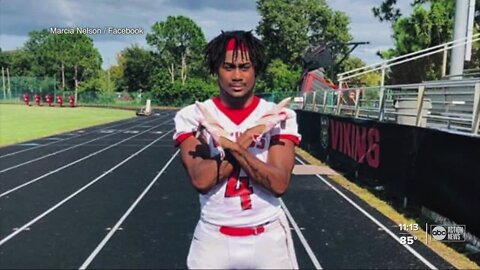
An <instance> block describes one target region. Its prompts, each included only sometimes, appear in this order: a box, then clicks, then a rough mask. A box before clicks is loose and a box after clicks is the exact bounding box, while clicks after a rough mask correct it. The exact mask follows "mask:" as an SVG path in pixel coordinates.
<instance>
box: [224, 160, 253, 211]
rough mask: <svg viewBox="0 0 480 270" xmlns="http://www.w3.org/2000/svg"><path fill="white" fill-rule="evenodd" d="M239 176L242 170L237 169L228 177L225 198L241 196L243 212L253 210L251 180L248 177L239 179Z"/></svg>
mask: <svg viewBox="0 0 480 270" xmlns="http://www.w3.org/2000/svg"><path fill="white" fill-rule="evenodd" d="M239 175H240V168H238V169H235V171H233V172H232V174H231V175H230V176H229V177H228V181H227V187H226V189H225V197H237V196H240V202H241V205H242V210H248V209H252V200H251V198H250V194H252V193H253V189H252V186H250V179H249V178H248V177H247V176H242V177H239Z"/></svg>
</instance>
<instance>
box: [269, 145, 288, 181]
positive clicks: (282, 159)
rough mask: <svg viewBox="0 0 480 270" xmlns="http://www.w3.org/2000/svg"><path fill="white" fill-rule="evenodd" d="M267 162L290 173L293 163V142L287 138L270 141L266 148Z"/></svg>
mask: <svg viewBox="0 0 480 270" xmlns="http://www.w3.org/2000/svg"><path fill="white" fill-rule="evenodd" d="M267 163H268V164H270V165H272V166H275V167H276V168H277V169H279V170H282V171H283V172H284V173H285V174H286V175H290V174H291V172H292V170H293V166H294V165H295V144H294V143H293V142H292V141H291V140H288V139H279V140H275V141H272V142H271V144H270V147H269V149H268V159H267Z"/></svg>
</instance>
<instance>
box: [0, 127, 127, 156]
mask: <svg viewBox="0 0 480 270" xmlns="http://www.w3.org/2000/svg"><path fill="white" fill-rule="evenodd" d="M134 120H136V118H134ZM130 122H134V121H133V120H129V121H125V122H122V123H118V124H116V125H112V126H110V127H108V128H113V127H116V126H121V125H123V124H128V123H130ZM102 128H107V127H102ZM102 128H98V129H102ZM85 129H86V128H85ZM75 131H76V130H72V131H70V132H75ZM95 131H97V129H94V130H92V131H91V132H87V133H81V134H79V135H76V136H72V137H68V138H64V139H61V140H57V141H53V142H49V143H47V144H41V145H38V146H35V147H30V148H27V149H23V150H20V151H16V152H12V153H8V154H5V155H2V156H0V159H2V158H4V157H9V156H13V155H16V154H19V153H23V152H26V151H30V150H33V149H37V148H41V147H44V146H48V145H51V144H54V143H58V142H64V141H68V140H71V139H75V138H78V137H81V136H84V135H88V134H92V133H94V132H95ZM52 136H53V135H52ZM47 138H48V137H47ZM43 139H46V138H43ZM38 140H41V139H38Z"/></svg>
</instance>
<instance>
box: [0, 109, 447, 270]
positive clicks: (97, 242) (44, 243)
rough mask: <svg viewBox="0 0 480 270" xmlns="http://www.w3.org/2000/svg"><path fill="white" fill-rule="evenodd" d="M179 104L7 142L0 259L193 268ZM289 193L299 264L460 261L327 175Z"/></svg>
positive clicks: (1, 151)
mask: <svg viewBox="0 0 480 270" xmlns="http://www.w3.org/2000/svg"><path fill="white" fill-rule="evenodd" d="M174 113H175V111H161V112H159V113H157V114H156V115H155V116H152V117H137V118H134V119H129V120H125V121H120V122H115V123H110V124H107V125H102V126H95V127H92V128H88V129H83V130H77V131H75V132H69V133H64V134H60V135H55V136H52V137H48V138H42V139H39V140H34V141H30V142H27V143H23V144H19V145H13V146H8V147H4V148H0V268H4V269H5V268H8V269H12V268H29V269H31V268H42V269H53V268H77V269H78V268H92V269H93V268H94V269H97V268H100V269H105V268H114V269H141V268H142V269H145V268H148V269H158V268H167V269H173V268H185V267H186V264H185V261H186V256H187V253H188V248H189V245H190V240H191V238H192V233H193V230H194V227H195V224H196V221H197V219H198V215H199V203H198V198H197V194H196V192H195V191H194V190H193V188H192V187H191V185H190V183H189V181H188V180H187V175H186V173H185V171H184V169H183V167H182V165H181V162H180V159H179V156H178V151H177V149H176V148H174V147H173V144H172V132H173V129H174V125H173V116H174ZM303 162H304V161H303V160H302V159H301V158H299V157H298V158H297V163H303ZM282 200H283V203H284V208H285V210H287V213H288V216H289V220H290V223H291V228H292V232H293V237H294V242H295V249H296V253H297V257H298V261H299V265H300V268H302V269H313V268H318V269H319V268H324V269H333V268H334V269H339V268H343V269H344V268H353V269H359V268H361V269H363V268H380V269H387V268H389V269H407V268H408V269H426V268H431V269H434V268H439V269H443V268H453V267H452V266H451V265H450V264H448V263H447V262H446V261H445V260H443V259H442V258H441V257H439V256H438V255H436V254H435V253H433V252H432V251H431V250H430V249H428V247H426V246H425V245H424V244H423V243H420V242H419V241H415V243H414V244H413V245H410V246H408V245H401V244H400V243H399V242H398V236H399V235H400V231H399V230H398V226H397V225H396V224H395V223H394V222H392V221H391V220H389V219H388V218H386V217H385V216H383V215H382V214H380V213H379V212H378V211H376V210H375V209H373V208H371V207H369V206H368V205H367V204H366V203H364V202H363V201H361V200H360V199H358V198H357V197H356V196H355V195H353V194H351V193H350V192H348V191H346V190H345V189H343V188H342V187H340V186H339V185H337V184H336V183H334V182H333V181H331V180H330V179H328V178H327V177H323V176H319V175H312V176H294V177H293V179H292V183H291V186H290V189H289V191H288V192H287V194H285V195H284V196H283V197H282ZM265 259H268V258H265Z"/></svg>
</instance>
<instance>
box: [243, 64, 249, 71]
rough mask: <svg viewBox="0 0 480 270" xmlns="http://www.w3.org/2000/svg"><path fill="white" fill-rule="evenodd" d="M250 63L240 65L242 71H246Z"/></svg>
mask: <svg viewBox="0 0 480 270" xmlns="http://www.w3.org/2000/svg"><path fill="white" fill-rule="evenodd" d="M250 67H251V66H250V65H244V66H242V67H241V69H242V71H248V70H249V69H250Z"/></svg>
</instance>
